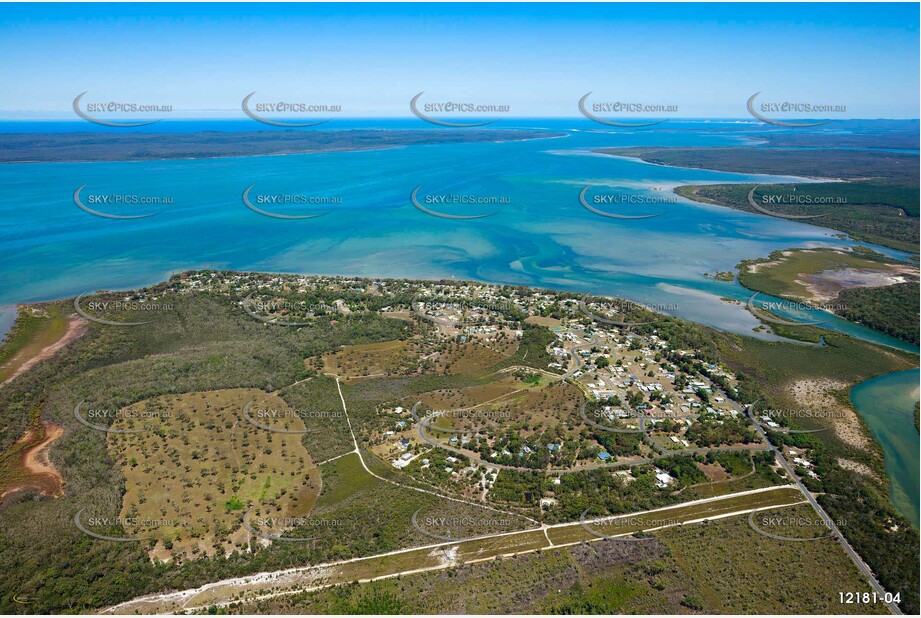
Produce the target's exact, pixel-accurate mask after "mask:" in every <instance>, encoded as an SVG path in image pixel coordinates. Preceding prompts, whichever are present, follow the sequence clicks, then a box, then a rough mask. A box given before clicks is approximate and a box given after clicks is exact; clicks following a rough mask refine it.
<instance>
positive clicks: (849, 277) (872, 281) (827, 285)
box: [796, 264, 918, 303]
mask: <svg viewBox="0 0 921 618" xmlns="http://www.w3.org/2000/svg"><path fill="white" fill-rule="evenodd" d="M917 277H918V268H917V267H916V266H912V265H908V264H906V265H900V264H892V265H887V266H885V267H883V268H839V269H835V270H823V271H821V272H818V273H815V274H802V275H800V276H799V277H797V278H796V282H797V283H799V284H801V285H802V286H803V287H805V288H806V289H807V290H808V291H809V297H810V298H809V299H808V300H809V301H810V302H813V303H827V302H829V301H831V300H834V299H835V298H836V297H837V296H838V293H839V292H841V291H842V290H847V289H850V288H879V287H885V286H889V285H895V284H897V283H906V282H908V281H914V280H916V279H917Z"/></svg>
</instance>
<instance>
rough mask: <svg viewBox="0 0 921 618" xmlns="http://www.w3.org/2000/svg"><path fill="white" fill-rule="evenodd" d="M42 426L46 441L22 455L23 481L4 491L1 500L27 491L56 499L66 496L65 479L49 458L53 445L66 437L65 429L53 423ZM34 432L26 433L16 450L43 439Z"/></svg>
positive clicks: (18, 442) (30, 430)
mask: <svg viewBox="0 0 921 618" xmlns="http://www.w3.org/2000/svg"><path fill="white" fill-rule="evenodd" d="M42 424H43V426H44V432H45V437H44V439H43V440H41V442H39V443H38V444H35V445H34V446H32V447H31V448H29V449H28V450H26V451H24V452H23V453H22V470H23V472H24V474H23V477H22V480H21V481H20V482H18V483H17V484H16V485H15V486H13V487H10V488H8V489H7V490H6V491H4V492H3V495H0V499H2V498H5V497H6V496H8V495H10V494H14V493H16V492H19V491H23V490H26V489H37V490H38V491H39V492H40V493H41V494H42V495H44V496H53V497H55V498H57V497H59V496H61V495H63V494H64V479H63V478H62V477H61V473H60V472H58V470H57V468H55V467H54V464H53V463H51V458H50V457H49V456H48V452H49V451H50V450H51V445H52V444H54V443H55V442H56V441H57V440H58V439H59V438H60V437H61V436H63V435H64V428H63V427H61V426H59V425H54V424H52V423H42ZM34 432H35V429H29V430H28V431H27V432H26V433H24V434H23V436H22V437H21V438H19V440H17V441H16V444H15V445H14V449H15V447H16V445H23V444H28V443H30V442H34V441H35V440H36V439H41V438H40V437H39V436H36V435H35V434H34Z"/></svg>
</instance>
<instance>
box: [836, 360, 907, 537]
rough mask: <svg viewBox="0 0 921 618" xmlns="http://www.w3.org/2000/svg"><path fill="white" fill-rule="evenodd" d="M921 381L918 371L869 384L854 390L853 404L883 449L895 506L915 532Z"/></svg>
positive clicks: (852, 391) (862, 384)
mask: <svg viewBox="0 0 921 618" xmlns="http://www.w3.org/2000/svg"><path fill="white" fill-rule="evenodd" d="M919 377H921V374H919V371H918V370H917V369H912V370H910V371H900V372H898V373H890V374H887V375H884V376H880V377H878V378H873V379H872V380H867V381H866V382H863V383H861V384H858V385H857V386H855V387H854V388H853V389H852V390H851V401H852V402H853V403H854V406H856V408H857V410H858V411H859V412H860V415H861V416H862V417H863V418H864V420H865V421H866V422H867V425H868V426H869V427H870V432H871V433H872V434H873V437H874V438H876V440H877V441H878V442H879V443H880V445H882V447H883V453H884V455H885V457H886V474H887V475H888V476H889V480H890V489H889V496H890V498H891V499H892V503H893V504H894V505H895V507H896V508H897V509H898V510H899V512H900V513H902V514H903V515H905V517H907V518H908V519H909V521H911V522H912V524H914V526H915V528H917V527H918V518H919V486H921V478H919V472H918V471H919V467H921V454H919V437H918V432H917V431H916V430H915V426H914V410H915V403H917V401H918V380H919Z"/></svg>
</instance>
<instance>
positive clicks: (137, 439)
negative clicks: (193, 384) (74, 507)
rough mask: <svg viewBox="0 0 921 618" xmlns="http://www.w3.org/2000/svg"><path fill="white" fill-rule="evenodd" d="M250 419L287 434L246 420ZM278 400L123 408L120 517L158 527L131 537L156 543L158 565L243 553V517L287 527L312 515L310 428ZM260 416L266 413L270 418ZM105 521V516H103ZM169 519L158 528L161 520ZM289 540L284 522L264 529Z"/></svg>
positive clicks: (262, 397) (180, 399)
mask: <svg viewBox="0 0 921 618" xmlns="http://www.w3.org/2000/svg"><path fill="white" fill-rule="evenodd" d="M249 402H252V406H251V412H250V418H255V419H258V421H257V422H259V423H261V424H262V425H264V426H265V427H272V428H275V429H280V430H283V431H285V432H297V433H280V432H276V431H269V430H267V429H263V428H262V427H257V426H255V425H253V424H251V423H250V422H248V421H246V420H244V417H243V408H244V406H246V405H247V403H249ZM290 410H291V408H290V406H289V405H288V404H287V403H286V402H285V401H283V400H282V399H281V398H279V397H277V396H274V395H268V394H266V393H264V392H263V391H260V390H256V389H230V390H221V391H209V392H204V393H186V394H182V395H167V396H164V397H159V398H156V399H152V400H150V399H149V400H145V401H142V402H138V403H137V404H134V405H133V406H130V407H129V408H127V409H126V410H124V412H125V415H124V416H121V417H119V418H118V420H116V421H115V422H114V423H113V424H112V425H111V428H112V429H113V430H116V431H119V430H126V429H138V425H139V424H140V423H139V421H138V419H137V418H131V415H137V416H141V415H145V416H147V417H148V418H153V419H156V420H153V421H146V420H145V423H149V425H150V427H149V429H150V431H145V432H143V433H114V432H113V433H109V434H108V446H109V450H110V453H111V456H112V458H113V459H115V461H116V462H117V463H118V465H119V466H120V467H121V471H122V474H124V476H125V495H124V499H123V506H122V509H121V516H122V517H123V518H125V519H126V520H128V521H130V520H132V519H133V518H140V519H141V520H142V521H150V522H153V523H152V524H148V525H145V524H143V523H142V524H140V525H136V526H130V525H126V526H125V528H126V530H125V532H126V535H127V536H137V537H144V538H150V537H153V538H156V539H157V545H156V546H155V547H154V549H153V550H152V553H153V554H154V555H156V556H157V557H158V558H161V559H167V558H169V559H173V560H175V559H178V558H180V557H183V558H187V557H197V556H199V555H209V556H210V555H215V554H219V555H223V554H226V553H229V552H230V551H232V550H233V549H236V550H245V549H246V548H247V546H248V542H249V538H248V535H247V534H246V531H245V529H244V528H243V518H244V516H245V515H246V514H247V513H248V512H250V511H252V517H253V518H255V519H256V520H261V519H263V518H265V519H267V520H268V519H270V518H271V520H279V521H282V522H283V521H284V520H286V519H290V520H295V519H296V518H298V517H302V516H305V515H308V514H309V513H310V511H311V510H312V508H313V504H314V502H315V501H316V499H317V496H318V494H319V493H320V474H319V471H318V470H317V468H316V466H314V465H313V462H312V461H311V458H310V455H309V454H308V452H307V450H306V449H305V448H304V446H303V445H302V444H301V437H302V433H300V432H303V431H304V430H305V427H304V423H303V421H302V420H301V419H300V418H299V417H298V416H297V415H288V414H285V412H287V411H290ZM260 412H269V413H270V415H269V416H268V417H267V418H263V417H262V416H260V414H259V413H260ZM97 515H100V514H97ZM161 521H167V522H168V523H166V524H163V525H161V524H160V523H159V522H161ZM262 528H263V529H264V530H265V532H266V533H267V534H275V535H278V534H282V533H284V531H285V526H283V525H278V526H262Z"/></svg>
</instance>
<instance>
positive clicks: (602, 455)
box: [598, 451, 611, 461]
mask: <svg viewBox="0 0 921 618" xmlns="http://www.w3.org/2000/svg"><path fill="white" fill-rule="evenodd" d="M610 458H611V454H610V453H605V452H604V451H602V452H600V453H598V459H600V460H601V461H607V460H609V459H610Z"/></svg>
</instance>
